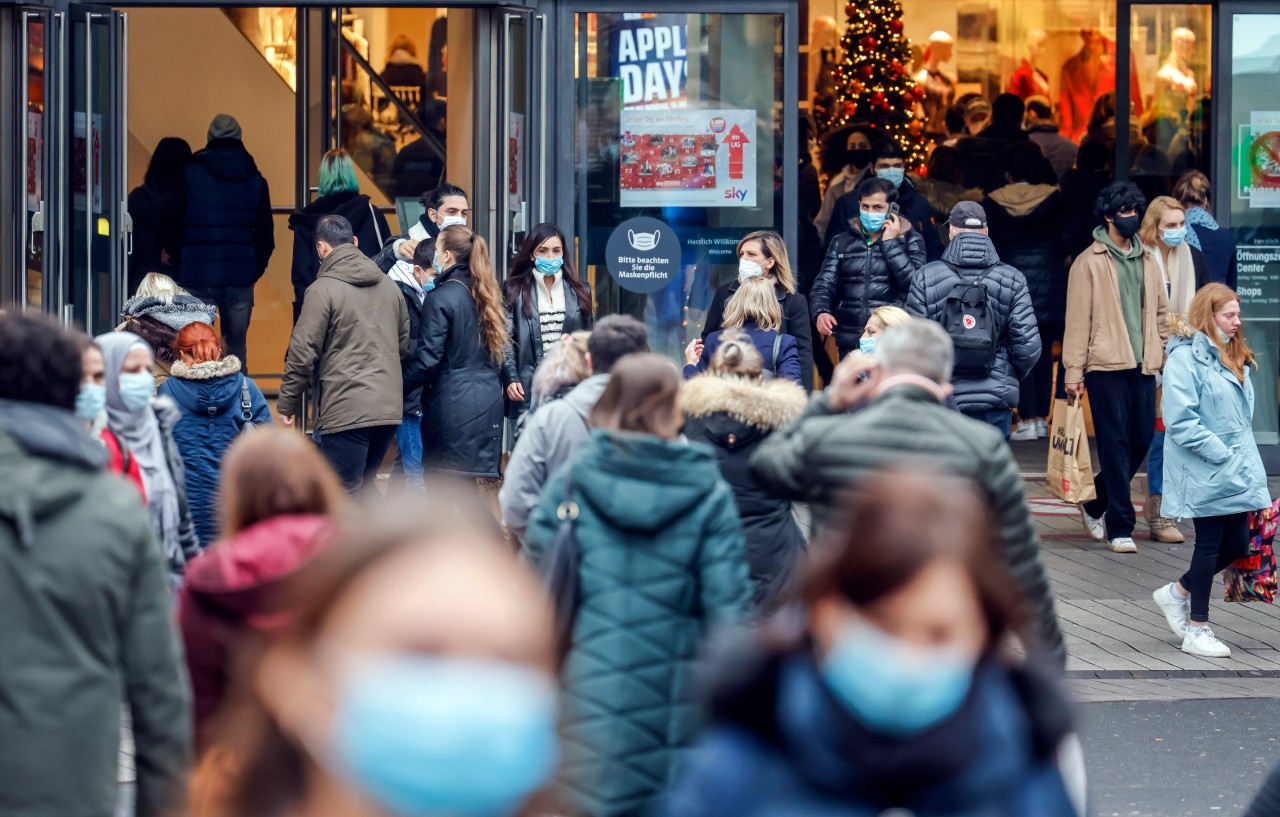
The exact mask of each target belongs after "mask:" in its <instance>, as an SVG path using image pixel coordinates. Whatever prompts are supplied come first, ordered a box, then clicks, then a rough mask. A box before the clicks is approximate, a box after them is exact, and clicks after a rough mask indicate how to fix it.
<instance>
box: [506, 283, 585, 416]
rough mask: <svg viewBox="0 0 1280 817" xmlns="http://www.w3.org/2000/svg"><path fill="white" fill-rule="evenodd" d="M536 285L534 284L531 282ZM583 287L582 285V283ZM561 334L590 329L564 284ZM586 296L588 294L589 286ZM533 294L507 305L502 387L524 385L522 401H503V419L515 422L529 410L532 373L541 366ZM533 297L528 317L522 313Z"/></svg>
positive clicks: (521, 295) (539, 325) (522, 295)
mask: <svg viewBox="0 0 1280 817" xmlns="http://www.w3.org/2000/svg"><path fill="white" fill-rule="evenodd" d="M534 283H535V285H537V282H536V281H535V282H534ZM584 284H585V282H584ZM563 286H564V332H566V333H569V332H577V331H579V330H581V329H590V328H591V323H592V321H591V317H590V316H588V315H586V314H585V313H584V312H583V311H582V308H581V306H580V305H579V303H578V295H577V293H575V292H574V291H573V288H572V287H570V286H569V284H568V283H564V284H563ZM586 286H587V294H588V297H589V296H590V294H591V288H590V285H589V284H586ZM537 297H538V296H537V294H536V293H534V292H530V291H522V292H520V293H519V295H517V296H516V299H515V301H514V302H512V303H509V304H507V331H508V332H509V333H510V334H511V345H510V346H508V347H507V359H506V361H505V362H504V363H503V366H502V385H503V386H504V387H505V386H509V385H511V384H512V383H519V384H520V385H522V386H524V399H523V400H507V401H506V416H508V417H510V418H511V419H513V420H515V419H517V418H519V417H520V415H521V414H524V413H525V412H526V411H528V410H529V401H530V400H532V399H533V373H534V372H536V371H537V370H538V364H540V363H542V322H541V321H540V320H539V318H538V304H537ZM526 298H533V299H534V303H533V304H532V307H533V308H532V312H533V314H532V315H528V314H526V313H525V299H526Z"/></svg>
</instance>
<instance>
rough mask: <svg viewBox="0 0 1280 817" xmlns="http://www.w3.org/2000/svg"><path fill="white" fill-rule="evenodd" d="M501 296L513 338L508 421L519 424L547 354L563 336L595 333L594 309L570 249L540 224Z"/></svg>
mask: <svg viewBox="0 0 1280 817" xmlns="http://www.w3.org/2000/svg"><path fill="white" fill-rule="evenodd" d="M502 294H503V300H504V301H505V303H506V308H507V326H508V327H509V331H510V332H511V345H510V346H509V347H508V350H507V358H506V363H505V365H504V366H503V369H502V379H503V386H504V387H505V388H506V415H507V417H509V418H510V419H512V420H516V419H519V417H520V415H522V414H524V412H525V411H526V410H527V409H528V407H529V397H530V394H531V389H532V386H533V373H534V372H535V371H537V369H538V364H539V363H541V362H542V356H543V354H544V353H545V352H546V351H547V350H548V349H550V348H551V347H552V346H554V345H555V344H556V343H559V342H560V338H561V337H562V336H563V335H567V334H573V333H574V332H578V331H581V330H583V329H590V328H591V322H592V317H593V314H594V309H593V304H592V302H591V289H590V287H588V286H587V284H586V282H585V281H583V280H582V279H581V278H579V277H578V272H577V270H575V269H574V266H573V259H572V258H571V257H570V255H569V243H568V242H567V241H566V240H565V237H564V233H563V232H562V231H561V230H560V228H559V227H557V226H556V225H554V224H539V225H537V226H535V227H534V228H533V229H532V230H530V231H529V233H528V234H527V235H526V236H525V239H524V243H523V244H521V245H520V249H519V251H517V252H516V255H515V257H514V258H512V259H511V269H510V271H509V272H508V273H507V280H506V281H505V282H504V283H503V285H502Z"/></svg>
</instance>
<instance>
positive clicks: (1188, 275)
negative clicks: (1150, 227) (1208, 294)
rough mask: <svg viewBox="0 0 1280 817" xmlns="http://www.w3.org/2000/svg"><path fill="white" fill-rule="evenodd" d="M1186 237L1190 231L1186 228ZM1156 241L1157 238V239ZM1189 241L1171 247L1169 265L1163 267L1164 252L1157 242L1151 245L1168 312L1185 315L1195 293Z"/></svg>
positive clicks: (1193, 268) (1194, 272)
mask: <svg viewBox="0 0 1280 817" xmlns="http://www.w3.org/2000/svg"><path fill="white" fill-rule="evenodd" d="M1187 235H1188V237H1189V236H1190V235H1191V231H1190V230H1187ZM1157 241H1158V239H1157ZM1189 243H1190V242H1183V243H1182V244H1179V245H1178V246H1176V247H1173V248H1172V250H1171V251H1170V253H1169V267H1168V269H1166V268H1165V264H1164V253H1163V252H1162V248H1161V247H1160V246H1159V244H1158V243H1157V244H1156V245H1154V246H1151V245H1148V246H1151V254H1152V255H1154V256H1155V257H1156V266H1158V267H1159V268H1160V275H1161V276H1162V277H1163V278H1164V283H1165V288H1166V289H1167V291H1168V293H1169V313H1170V314H1171V315H1182V316H1184V317H1185V316H1186V314H1187V312H1189V311H1190V310H1191V299H1192V298H1194V297H1195V295H1196V271H1195V266H1194V263H1193V262H1192V260H1191V247H1189V246H1188V244H1189Z"/></svg>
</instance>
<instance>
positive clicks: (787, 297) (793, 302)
mask: <svg viewBox="0 0 1280 817" xmlns="http://www.w3.org/2000/svg"><path fill="white" fill-rule="evenodd" d="M740 286H742V284H741V282H739V281H738V279H736V278H735V279H733V280H732V281H730V282H729V283H727V284H724V285H722V286H720V287H719V288H717V289H716V293H715V295H713V296H712V297H711V304H710V305H709V306H708V307H707V319H706V321H705V322H704V323H703V325H702V339H703V340H704V341H705V340H706V339H707V338H708V337H710V336H711V333H712V332H718V331H719V330H721V329H723V328H724V308H725V305H726V304H728V303H729V299H730V298H732V297H733V296H734V293H736V292H737V291H738V287H740ZM773 289H774V292H776V293H777V295H778V306H779V307H780V308H781V310H782V334H784V335H790V336H791V337H793V338H795V340H796V354H797V355H798V356H799V358H800V361H801V365H800V382H801V385H803V386H804V388H805V391H813V366H811V365H810V364H809V361H810V360H812V359H813V324H812V323H811V320H810V318H809V301H808V299H807V298H805V296H804V295H802V294H800V293H799V292H787V290H786V288H785V287H783V286H782V284H774V287H773Z"/></svg>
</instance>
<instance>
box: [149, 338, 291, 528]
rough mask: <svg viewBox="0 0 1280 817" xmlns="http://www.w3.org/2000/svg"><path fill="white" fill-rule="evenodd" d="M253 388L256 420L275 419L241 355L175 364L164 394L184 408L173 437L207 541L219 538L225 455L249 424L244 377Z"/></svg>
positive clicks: (251, 396)
mask: <svg viewBox="0 0 1280 817" xmlns="http://www.w3.org/2000/svg"><path fill="white" fill-rule="evenodd" d="M242 382H243V383H244V384H245V385H246V386H248V388H249V403H250V406H249V409H248V411H249V415H250V418H251V419H250V422H252V423H253V424H254V425H268V424H270V423H271V408H270V407H269V406H268V405H267V400H266V398H265V397H263V396H262V390H261V389H259V388H258V384H257V383H254V382H253V381H252V380H250V379H249V378H247V377H245V376H244V375H243V374H241V373H240V359H239V358H237V357H236V356H234V355H229V356H227V357H225V358H223V359H222V360H216V361H211V362H209V363H196V364H194V365H187V364H186V363H183V362H182V361H181V360H179V361H177V362H176V363H174V364H173V370H172V376H171V377H170V378H169V379H168V380H166V381H165V382H164V383H163V384H161V386H160V395H161V396H164V397H169V398H172V400H173V402H174V403H176V404H177V406H178V410H179V411H181V412H182V419H181V420H179V421H178V424H177V425H176V426H174V429H173V439H174V441H175V442H176V443H177V444H178V450H179V451H180V452H181V453H182V464H183V465H184V466H185V467H186V471H187V504H188V505H189V506H190V507H191V517H192V519H193V521H194V522H195V526H196V533H197V535H199V537H200V541H201V542H202V543H203V544H204V545H205V546H206V547H207V546H208V545H209V544H210V543H211V542H213V541H214V540H215V539H217V538H218V483H219V473H220V469H221V467H222V458H223V456H225V455H226V453H227V449H228V448H230V447H231V444H232V443H233V442H235V439H236V437H237V436H238V435H239V434H240V432H241V430H242V429H243V428H244V426H245V421H244V419H243V415H244V413H245V409H244V408H243V407H242V406H241V405H240V404H241V383H242Z"/></svg>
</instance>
